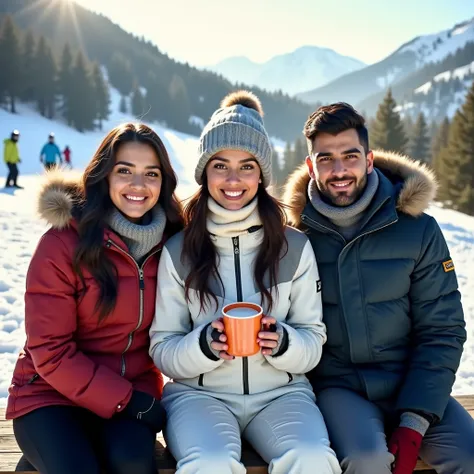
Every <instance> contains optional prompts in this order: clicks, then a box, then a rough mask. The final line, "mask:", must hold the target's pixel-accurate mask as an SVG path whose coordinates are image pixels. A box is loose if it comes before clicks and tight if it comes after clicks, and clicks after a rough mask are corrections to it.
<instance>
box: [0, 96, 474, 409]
mask: <svg viewBox="0 0 474 474" xmlns="http://www.w3.org/2000/svg"><path fill="white" fill-rule="evenodd" d="M117 99H118V97H117V96H116V95H115V94H114V104H113V106H114V110H116V105H117V104H118V100H117ZM20 110H21V114H18V115H16V116H12V115H10V114H8V113H6V112H4V111H0V133H1V134H2V135H3V136H6V135H7V134H9V133H10V131H11V129H13V128H15V127H17V128H19V129H20V131H21V133H22V136H21V152H22V157H23V163H22V165H21V166H22V171H23V172H24V174H23V175H22V176H21V184H22V185H23V186H24V187H25V189H24V190H11V189H8V190H6V189H3V188H0V236H1V238H0V405H4V404H5V402H6V396H7V389H8V385H9V383H10V379H11V373H12V370H13V367H14V364H15V361H16V358H17V353H18V351H19V350H20V349H21V347H22V346H23V344H24V341H25V333H24V302H23V293H24V286H25V276H26V272H27V269H28V264H29V261H30V258H31V255H32V253H33V252H34V249H35V247H36V245H37V242H38V239H39V237H40V236H41V234H42V233H43V232H44V231H45V230H46V229H47V226H46V224H45V223H44V222H42V221H41V220H39V219H38V217H37V215H36V197H37V190H38V188H39V186H40V183H41V180H42V178H41V172H42V169H41V166H40V163H39V161H38V155H39V148H40V146H41V145H42V144H43V141H44V139H45V137H47V134H48V133H49V132H50V131H51V130H54V131H55V132H56V135H57V141H58V143H59V144H60V145H61V147H63V146H64V145H66V144H68V145H70V146H71V148H72V150H73V153H74V155H73V160H74V161H75V164H76V165H78V166H84V164H85V163H86V162H87V161H88V160H89V158H90V156H91V154H92V152H93V151H94V149H95V147H96V146H97V144H98V143H99V141H100V139H101V137H102V136H103V134H104V133H103V132H100V133H99V132H92V133H87V134H81V133H77V132H75V131H74V130H71V129H69V128H67V127H66V126H64V125H61V124H58V123H56V122H51V121H49V120H47V119H44V118H42V117H40V116H38V115H37V114H36V113H35V112H32V111H31V110H30V109H29V108H28V107H26V106H21V107H20ZM129 119H132V117H127V116H124V115H120V114H115V113H114V114H113V117H112V118H111V119H110V120H109V122H108V123H107V124H106V126H105V127H104V129H105V130H108V129H109V128H111V127H112V126H115V125H117V124H118V123H120V122H122V121H124V120H129ZM153 127H154V128H155V130H157V132H158V134H159V135H160V136H161V137H162V139H163V140H164V142H165V144H166V147H167V149H168V152H169V154H170V156H171V159H172V162H173V165H174V167H175V169H176V171H177V173H178V175H179V178H180V179H179V183H180V184H179V188H178V194H179V195H180V197H182V198H184V197H187V196H189V195H190V194H191V192H192V191H193V190H194V189H195V184H194V181H193V176H192V175H193V170H194V163H195V150H196V138H195V137H192V136H188V135H184V134H181V133H177V132H174V131H172V130H168V129H166V128H163V127H161V126H159V125H156V124H153ZM282 145H283V144H282V143H281V142H279V143H278V144H277V146H278V148H279V149H281V147H282ZM2 184H3V183H0V186H1V185H2ZM430 213H431V214H432V215H433V216H434V217H435V218H436V219H437V220H438V222H439V223H440V225H441V227H442V229H443V233H444V235H445V237H446V239H447V241H448V245H449V246H450V248H451V252H452V257H453V259H454V261H455V263H456V268H457V272H458V278H459V283H460V287H461V292H462V295H463V303H464V309H465V313H466V320H467V329H468V334H469V336H468V337H469V339H468V342H467V343H466V346H465V351H464V355H463V359H462V363H461V368H460V370H459V372H458V379H457V382H456V385H455V392H456V393H458V394H461V393H474V218H472V217H468V216H465V215H464V214H460V213H457V212H455V211H450V210H445V209H442V208H440V207H437V206H433V207H432V208H431V209H430Z"/></svg>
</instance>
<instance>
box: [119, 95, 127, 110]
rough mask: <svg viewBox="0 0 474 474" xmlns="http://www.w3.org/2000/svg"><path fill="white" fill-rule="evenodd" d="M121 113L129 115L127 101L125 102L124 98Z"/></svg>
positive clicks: (121, 100) (120, 106) (120, 107)
mask: <svg viewBox="0 0 474 474" xmlns="http://www.w3.org/2000/svg"><path fill="white" fill-rule="evenodd" d="M119 111H120V113H122V114H127V113H128V110H127V101H126V100H125V97H124V96H122V97H120V104H119Z"/></svg>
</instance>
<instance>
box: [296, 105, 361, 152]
mask: <svg viewBox="0 0 474 474" xmlns="http://www.w3.org/2000/svg"><path fill="white" fill-rule="evenodd" d="M351 128H354V129H355V131H356V132H357V135H358V137H359V142H360V144H361V145H362V146H363V148H364V151H365V153H366V154H367V153H368V152H369V132H368V131H367V128H366V126H365V119H364V117H362V115H360V114H359V113H357V111H356V110H355V109H354V107H352V105H349V104H347V103H346V102H336V103H335V104H330V105H323V106H321V107H319V109H317V110H316V111H315V112H313V113H312V114H311V115H310V116H309V117H308V120H306V123H305V124H304V130H303V134H304V136H305V137H306V141H307V144H308V152H309V154H310V155H312V154H313V145H314V139H315V138H316V136H317V135H318V133H330V134H331V135H337V134H338V133H341V132H345V131H346V130H350V129H351Z"/></svg>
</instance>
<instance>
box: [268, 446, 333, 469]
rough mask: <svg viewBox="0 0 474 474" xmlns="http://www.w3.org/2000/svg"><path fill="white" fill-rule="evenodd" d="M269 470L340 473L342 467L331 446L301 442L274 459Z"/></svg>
mask: <svg viewBox="0 0 474 474" xmlns="http://www.w3.org/2000/svg"><path fill="white" fill-rule="evenodd" d="M269 472H270V473H272V474H287V473H288V472H291V473H294V474H313V473H314V472H318V473H320V474H340V472H341V467H340V466H339V461H338V460H337V458H336V455H335V453H334V451H333V450H332V449H331V448H330V447H329V446H324V445H321V446H309V445H304V444H300V445H299V446H298V447H296V448H292V449H289V450H288V451H286V452H285V453H284V454H283V455H282V456H280V457H279V458H277V459H273V460H272V461H271V463H270V469H269Z"/></svg>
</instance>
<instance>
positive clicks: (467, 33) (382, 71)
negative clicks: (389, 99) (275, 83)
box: [297, 18, 474, 114]
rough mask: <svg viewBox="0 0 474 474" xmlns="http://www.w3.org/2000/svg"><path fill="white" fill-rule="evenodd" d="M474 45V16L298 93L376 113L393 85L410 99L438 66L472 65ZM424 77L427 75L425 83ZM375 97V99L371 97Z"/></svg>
mask: <svg viewBox="0 0 474 474" xmlns="http://www.w3.org/2000/svg"><path fill="white" fill-rule="evenodd" d="M473 44H474V18H472V19H470V20H468V21H465V22H463V23H460V24H457V25H455V26H453V27H452V28H450V29H448V30H444V31H440V32H438V33H435V34H429V35H424V36H418V37H416V38H414V39H413V40H411V41H409V42H408V43H405V44H404V45H402V46H401V47H400V48H398V49H397V50H396V51H395V52H393V53H392V54H390V55H389V56H388V57H386V58H385V59H383V60H382V61H380V62H378V63H375V64H372V65H370V66H367V67H365V68H363V69H360V70H358V71H354V72H351V73H349V74H346V75H344V76H342V77H339V78H338V79H336V80H335V81H332V82H331V83H329V84H327V85H325V86H323V87H319V88H317V89H313V90H310V91H308V92H305V93H303V94H298V95H297V97H299V98H300V99H301V100H303V101H305V102H308V103H317V102H323V103H329V102H335V101H338V100H344V101H346V102H349V103H351V104H354V105H357V106H360V108H361V109H362V110H364V111H366V112H367V113H369V114H373V112H374V108H375V109H376V106H377V105H378V103H379V101H380V96H382V97H383V95H384V93H385V91H386V89H387V88H388V87H389V86H390V87H392V88H393V89H394V95H395V98H402V99H403V98H406V94H411V92H412V91H413V90H414V89H415V88H417V87H419V86H422V85H423V84H424V82H426V79H429V78H430V77H432V76H433V75H435V74H437V73H438V72H442V71H443V69H441V70H439V71H437V69H439V68H437V66H436V65H441V64H442V63H443V62H446V64H448V63H449V61H451V63H452V64H450V66H449V68H448V67H445V69H454V68H456V67H461V66H465V65H466V64H468V63H469V62H470V61H471V60H472V59H473V58H474V55H472V56H469V54H470V49H469V48H470V46H471V45H473ZM463 50H464V51H466V54H464V55H463V54H460V52H461V51H463ZM466 56H469V59H466ZM422 71H423V72H422ZM421 77H424V80H422V82H420V80H421ZM415 78H416V80H415ZM417 81H418V83H416V82H417ZM401 84H404V89H403V90H401V88H400V87H397V86H399V85H401ZM372 98H374V100H369V99H372ZM375 98H376V99H377V101H375Z"/></svg>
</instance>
